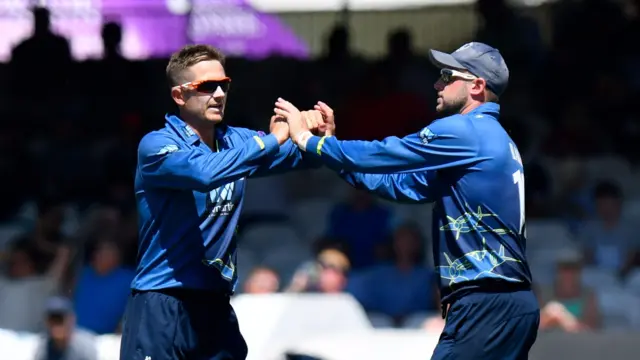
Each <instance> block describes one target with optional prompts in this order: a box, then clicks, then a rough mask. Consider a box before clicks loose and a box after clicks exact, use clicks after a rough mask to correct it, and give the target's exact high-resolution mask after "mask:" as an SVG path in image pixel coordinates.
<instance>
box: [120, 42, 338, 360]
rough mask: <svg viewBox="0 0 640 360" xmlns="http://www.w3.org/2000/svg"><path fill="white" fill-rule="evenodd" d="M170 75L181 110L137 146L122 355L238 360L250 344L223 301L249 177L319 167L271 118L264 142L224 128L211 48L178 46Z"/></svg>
mask: <svg viewBox="0 0 640 360" xmlns="http://www.w3.org/2000/svg"><path fill="white" fill-rule="evenodd" d="M167 76H168V78H169V81H171V85H172V88H171V96H172V98H173V100H174V102H175V103H176V104H177V105H178V107H179V109H180V111H179V115H167V116H166V125H165V127H164V128H162V129H160V130H157V131H153V132H150V133H148V134H147V135H145V136H144V137H143V138H142V140H141V141H140V145H139V148H138V165H137V171H136V178H135V194H136V201H137V206H138V212H139V248H138V257H137V269H136V276H135V278H134V280H133V282H132V294H131V297H130V299H129V303H128V305H127V310H126V313H125V319H124V331H123V334H122V344H121V351H120V358H121V359H122V360H144V359H152V360H177V359H178V360H183V359H184V360H190V359H196V360H209V359H211V360H213V359H216V360H227V359H232V360H242V359H245V358H246V355H247V345H246V343H245V341H244V339H243V337H242V335H241V334H240V331H239V328H238V322H237V319H236V315H235V313H234V311H233V309H232V307H231V305H230V304H229V297H230V295H232V293H233V291H234V289H235V287H236V284H237V279H238V271H237V265H238V264H237V262H236V251H237V250H236V239H235V234H236V226H237V223H238V219H239V217H240V211H241V209H242V199H243V194H244V189H245V183H246V179H247V178H249V177H255V176H264V175H270V174H274V173H277V172H282V171H287V170H291V169H300V168H304V167H305V166H306V167H309V166H313V165H314V164H317V165H320V162H319V161H317V160H315V161H311V162H308V161H303V159H302V156H303V155H302V153H301V152H300V150H298V148H297V147H296V146H295V145H294V144H293V142H292V141H290V140H288V139H289V133H290V131H289V127H288V124H287V123H286V121H284V120H282V119H280V121H279V120H278V118H277V116H274V117H272V121H271V128H270V130H271V134H269V135H264V134H262V133H259V132H256V131H252V130H248V129H242V128H236V127H231V126H227V125H225V124H223V123H222V118H223V114H224V110H225V104H226V99H227V92H228V91H229V86H230V82H231V80H230V79H229V78H228V77H227V75H226V73H225V70H224V56H223V54H222V53H220V52H219V51H218V50H217V49H215V48H213V47H210V46H206V45H190V46H186V47H184V48H183V49H182V50H180V51H179V52H177V53H175V54H174V55H173V56H172V57H171V59H170V61H169V64H168V66H167ZM316 115H317V114H316ZM316 118H318V117H317V116H316ZM308 125H309V126H311V127H312V128H315V127H318V126H320V125H321V124H315V123H312V122H309V123H308ZM322 126H325V130H326V131H331V128H330V126H329V125H328V124H324V123H323V124H322ZM327 126H329V127H327ZM305 156H306V155H305ZM311 160H313V159H311Z"/></svg>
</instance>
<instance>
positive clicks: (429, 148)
mask: <svg viewBox="0 0 640 360" xmlns="http://www.w3.org/2000/svg"><path fill="white" fill-rule="evenodd" d="M479 135H480V134H475V133H474V131H473V128H472V126H471V125H470V122H469V120H467V119H466V118H465V117H464V116H461V115H456V116H452V117H449V118H444V119H441V120H438V121H435V122H434V123H432V124H431V125H429V126H427V127H425V128H424V129H423V130H422V131H420V132H419V133H416V134H412V135H409V136H406V137H404V138H398V137H388V138H385V139H384V140H382V141H340V140H338V139H337V138H335V137H318V136H313V137H311V138H310V139H309V141H308V142H307V144H306V146H305V150H306V152H307V153H310V154H315V156H318V157H320V158H322V159H323V160H324V161H325V162H326V163H327V164H328V165H329V166H331V167H334V168H338V169H343V170H347V171H354V172H363V173H396V172H413V171H417V170H439V169H444V168H450V167H456V166H463V165H469V164H472V163H474V162H479V161H481V160H483V159H482V158H480V157H478V154H479V141H478V139H477V136H479Z"/></svg>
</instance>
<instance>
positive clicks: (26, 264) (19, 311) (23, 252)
mask: <svg viewBox="0 0 640 360" xmlns="http://www.w3.org/2000/svg"><path fill="white" fill-rule="evenodd" d="M69 253H70V252H69V249H68V248H66V247H60V248H58V251H57V254H56V256H55V258H54V260H53V262H51V264H50V265H49V267H48V268H44V269H43V268H41V264H42V261H41V260H40V259H41V258H42V255H41V254H40V253H39V252H38V251H37V249H35V247H34V245H33V243H31V242H29V241H28V240H25V239H23V240H21V241H17V242H16V243H15V244H14V245H13V248H12V249H11V251H10V254H9V259H8V263H7V274H6V275H5V276H0V328H4V329H10V330H15V331H29V332H39V331H42V330H43V329H44V324H43V322H42V313H44V309H45V301H46V299H47V298H48V297H49V296H52V295H54V294H55V293H56V292H57V291H58V290H59V286H60V282H61V279H62V276H63V274H64V272H65V270H66V268H67V264H68V261H69Z"/></svg>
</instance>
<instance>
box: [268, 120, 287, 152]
mask: <svg viewBox="0 0 640 360" xmlns="http://www.w3.org/2000/svg"><path fill="white" fill-rule="evenodd" d="M269 131H271V134H273V136H275V137H276V139H278V144H280V145H282V144H284V142H285V141H287V139H289V124H288V123H287V119H285V118H284V117H282V116H279V115H273V116H272V117H271V124H269Z"/></svg>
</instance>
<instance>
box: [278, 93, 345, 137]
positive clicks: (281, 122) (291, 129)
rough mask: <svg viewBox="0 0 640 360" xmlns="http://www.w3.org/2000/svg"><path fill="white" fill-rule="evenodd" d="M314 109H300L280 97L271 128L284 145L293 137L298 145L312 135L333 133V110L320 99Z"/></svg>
mask: <svg viewBox="0 0 640 360" xmlns="http://www.w3.org/2000/svg"><path fill="white" fill-rule="evenodd" d="M313 108H314V109H313V110H307V111H300V110H298V108H296V107H295V106H294V105H293V104H292V103H290V102H288V101H286V100H284V99H282V98H278V101H276V104H275V108H274V109H273V112H274V113H275V114H274V115H273V116H272V117H271V124H270V126H269V130H270V131H271V134H273V135H274V136H275V137H276V138H277V139H278V143H280V145H282V144H283V143H284V142H285V141H287V139H289V138H291V140H293V142H294V143H295V144H296V145H298V146H303V147H304V145H305V144H306V142H307V140H309V138H310V137H311V136H312V135H323V136H328V135H333V134H334V132H335V128H336V124H335V119H334V115H333V110H332V109H331V108H330V107H329V106H327V104H325V103H323V102H321V101H319V102H318V103H317V104H316V105H315V106H314V107H313Z"/></svg>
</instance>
